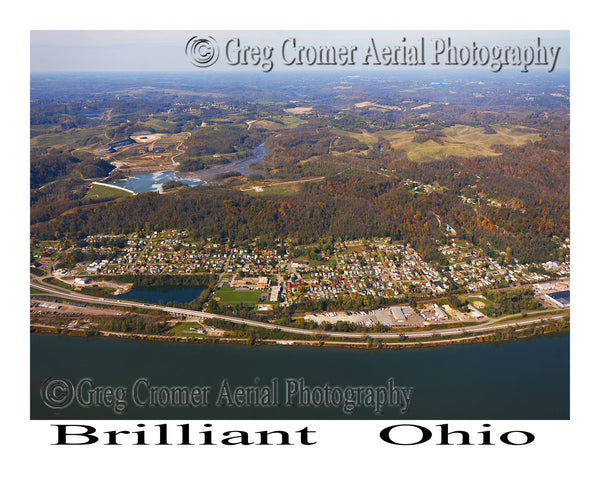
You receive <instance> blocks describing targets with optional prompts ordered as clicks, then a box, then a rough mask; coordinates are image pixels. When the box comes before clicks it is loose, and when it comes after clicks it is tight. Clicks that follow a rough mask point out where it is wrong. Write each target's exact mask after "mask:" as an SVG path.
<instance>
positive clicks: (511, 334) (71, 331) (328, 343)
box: [30, 321, 570, 350]
mask: <svg viewBox="0 0 600 480" xmlns="http://www.w3.org/2000/svg"><path fill="white" fill-rule="evenodd" d="M177 325H179V323H178V324H177ZM569 331H570V322H568V321H566V322H564V323H560V322H554V323H552V322H548V323H546V324H545V325H537V326H527V327H523V328H512V327H506V328H505V329H502V330H495V331H494V332H493V333H488V334H475V335H468V334H465V335H464V336H460V337H455V338H445V339H440V338H438V335H437V334H434V335H432V336H431V337H425V338H422V339H418V340H410V339H408V338H406V337H404V338H402V336H403V335H402V333H398V339H397V340H391V341H383V340H381V339H378V338H372V337H369V335H368V334H365V335H364V337H363V339H361V340H359V341H352V340H349V339H343V338H342V339H337V340H326V339H325V338H317V339H314V340H312V339H311V340H300V339H277V338H259V337H254V336H247V337H244V336H237V337H235V336H226V335H206V336H194V335H169V334H164V335H150V334H143V333H125V332H113V331H108V330H91V329H85V328H64V327H59V326H51V325H44V324H38V323H32V324H30V333H32V334H52V335H61V336H71V337H88V338H89V337H94V336H100V337H109V338H110V337H113V338H127V339H130V340H142V341H151V342H171V343H199V344H200V343H230V344H244V345H254V346H259V345H286V346H306V347H319V348H321V347H341V348H355V349H366V350H372V349H378V350H381V349H396V350H397V349H408V348H433V347H441V346H448V345H459V344H473V343H499V342H509V341H514V340H522V339H526V338H532V337H538V336H541V335H548V334H554V333H568V332H569Z"/></svg>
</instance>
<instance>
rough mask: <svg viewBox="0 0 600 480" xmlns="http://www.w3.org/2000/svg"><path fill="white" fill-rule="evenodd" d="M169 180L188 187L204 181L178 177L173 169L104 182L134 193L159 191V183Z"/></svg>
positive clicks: (136, 174) (135, 174)
mask: <svg viewBox="0 0 600 480" xmlns="http://www.w3.org/2000/svg"><path fill="white" fill-rule="evenodd" d="M169 180H177V181H178V182H182V183H185V184H186V185H189V186H190V187H193V186H196V185H204V184H205V183H206V182H205V181H203V180H200V179H199V178H198V179H189V178H187V179H184V178H180V174H179V172H175V171H173V170H169V171H165V172H142V173H134V174H132V176H130V177H128V178H124V179H122V180H111V181H108V182H106V183H107V184H109V185H116V186H117V187H123V188H126V189H127V190H132V191H134V192H135V193H145V192H159V191H161V185H162V184H163V183H165V182H168V181H169Z"/></svg>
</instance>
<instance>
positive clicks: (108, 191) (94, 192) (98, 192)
mask: <svg viewBox="0 0 600 480" xmlns="http://www.w3.org/2000/svg"><path fill="white" fill-rule="evenodd" d="M131 195H132V194H131V193H129V192H126V191H124V190H120V189H118V188H111V187H105V186H104V185H92V186H91V187H90V189H89V190H88V193H87V194H86V196H85V198H98V199H100V198H117V197H131Z"/></svg>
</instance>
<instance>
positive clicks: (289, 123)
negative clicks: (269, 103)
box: [273, 115, 306, 128]
mask: <svg viewBox="0 0 600 480" xmlns="http://www.w3.org/2000/svg"><path fill="white" fill-rule="evenodd" d="M273 120H277V121H280V122H283V123H284V124H285V126H286V127H288V128H293V127H297V126H298V125H301V124H303V123H306V120H302V119H301V118H298V117H294V116H293V115H284V116H281V117H273ZM280 128H281V127H280Z"/></svg>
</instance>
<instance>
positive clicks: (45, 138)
mask: <svg viewBox="0 0 600 480" xmlns="http://www.w3.org/2000/svg"><path fill="white" fill-rule="evenodd" d="M108 141H109V140H108V139H106V137H105V136H104V128H103V127H92V128H73V129H71V130H65V131H64V132H61V133H50V134H44V135H38V136H36V137H33V138H32V139H31V140H30V145H31V148H35V147H46V148H47V147H55V148H57V147H61V146H66V147H73V148H76V147H83V146H87V147H91V146H92V145H94V144H100V143H103V142H106V143H107V142H108Z"/></svg>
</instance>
